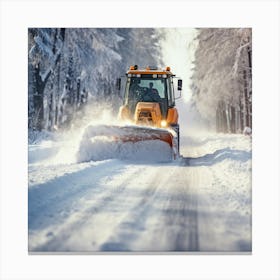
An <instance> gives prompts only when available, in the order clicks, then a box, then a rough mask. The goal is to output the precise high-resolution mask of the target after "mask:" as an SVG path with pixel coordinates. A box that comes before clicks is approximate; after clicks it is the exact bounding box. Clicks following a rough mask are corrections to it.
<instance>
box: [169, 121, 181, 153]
mask: <svg viewBox="0 0 280 280" xmlns="http://www.w3.org/2000/svg"><path fill="white" fill-rule="evenodd" d="M171 127H172V129H174V131H175V132H176V133H177V153H178V156H180V126H179V124H174V125H171Z"/></svg>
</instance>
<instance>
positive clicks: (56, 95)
mask: <svg viewBox="0 0 280 280" xmlns="http://www.w3.org/2000/svg"><path fill="white" fill-rule="evenodd" d="M28 37H29V41H28V58H29V60H28V66H29V67H28V73H29V81H28V96H29V99H28V100H29V104H28V106H29V107H28V108H29V114H28V117H29V128H30V129H34V130H42V129H47V130H52V129H53V128H57V127H69V125H70V124H71V123H72V122H73V121H74V120H76V119H77V118H81V116H82V110H83V109H84V108H85V107H86V104H87V103H88V101H90V103H91V104H92V103H94V102H95V103H96V102H99V103H100V102H108V103H110V104H111V105H112V106H113V107H115V109H116V108H117V107H118V106H119V105H120V104H119V103H120V98H119V95H118V94H119V93H118V92H117V91H116V90H115V82H116V78H118V77H120V76H121V75H123V74H124V73H125V72H126V70H127V69H128V67H129V66H130V65H132V64H139V65H141V66H146V65H148V64H149V65H151V64H154V65H156V64H157V61H158V59H159V58H158V56H159V49H158V45H157V42H158V39H157V35H156V32H155V30H154V29H152V28H136V29H135V28H30V29H29V30H28ZM143 38H149V40H143Z"/></svg>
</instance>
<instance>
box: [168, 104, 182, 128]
mask: <svg viewBox="0 0 280 280" xmlns="http://www.w3.org/2000/svg"><path fill="white" fill-rule="evenodd" d="M178 117H179V115H178V111H177V109H176V108H169V109H168V112H167V119H166V121H167V123H168V124H169V125H170V124H177V123H178Z"/></svg>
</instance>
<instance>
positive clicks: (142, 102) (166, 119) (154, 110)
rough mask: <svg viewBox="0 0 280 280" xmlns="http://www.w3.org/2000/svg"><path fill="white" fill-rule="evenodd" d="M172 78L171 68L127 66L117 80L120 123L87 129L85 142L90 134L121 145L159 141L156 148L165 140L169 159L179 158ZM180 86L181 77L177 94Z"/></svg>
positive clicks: (178, 135)
mask: <svg viewBox="0 0 280 280" xmlns="http://www.w3.org/2000/svg"><path fill="white" fill-rule="evenodd" d="M174 77H175V75H174V74H173V73H172V72H171V70H170V67H166V68H165V69H164V70H161V69H157V68H156V67H146V68H145V69H138V66H137V65H135V66H130V68H129V70H128V71H127V72H126V75H125V76H124V77H122V78H119V79H117V89H118V90H119V91H121V92H120V93H121V95H122V96H123V105H122V106H121V107H120V109H119V114H118V120H119V121H120V123H122V125H117V126H116V125H112V126H108V125H106V126H103V127H99V128H95V129H93V128H89V129H88V132H87V133H86V134H87V135H86V136H85V139H86V141H87V143H88V139H89V138H93V137H107V138H110V140H111V142H112V143H123V144H126V143H134V144H139V143H140V142H142V143H146V144H147V145H150V144H151V142H152V141H153V144H154V143H155V142H157V143H158V146H157V147H162V146H163V143H165V146H166V147H167V149H168V150H169V153H170V158H171V159H176V158H178V157H179V145H180V138H179V137H180V132H179V124H178V117H179V116H178V111H177V109H176V108H175V89H174V83H173V78H174ZM181 89H182V80H181V79H178V82H177V90H178V91H179V93H180V95H179V97H180V96H181ZM95 134H96V135H95ZM147 145H146V146H147ZM136 146H137V145H135V147H136ZM138 146H139V145H138Z"/></svg>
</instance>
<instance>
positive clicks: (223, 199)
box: [183, 134, 252, 251]
mask: <svg viewBox="0 0 280 280" xmlns="http://www.w3.org/2000/svg"><path fill="white" fill-rule="evenodd" d="M183 141H184V142H185V146H184V147H185V149H184V152H185V153H186V157H185V163H186V164H187V165H188V166H189V168H192V169H193V172H199V182H200V184H199V185H198V186H197V187H198V194H199V196H200V198H199V206H198V207H199V208H200V214H199V227H200V247H201V248H204V250H205V251H251V249H252V236H251V230H252V224H251V219H252V209H251V207H252V182H251V173H252V143H251V141H252V139H251V137H249V136H244V135H229V134H210V135H204V136H203V135H200V136H199V137H197V136H189V137H187V138H185V139H184V140H183Z"/></svg>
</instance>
